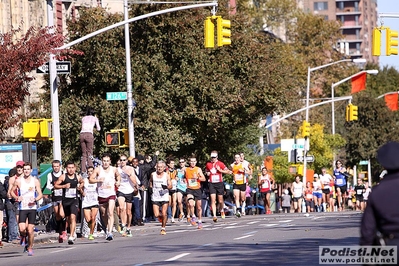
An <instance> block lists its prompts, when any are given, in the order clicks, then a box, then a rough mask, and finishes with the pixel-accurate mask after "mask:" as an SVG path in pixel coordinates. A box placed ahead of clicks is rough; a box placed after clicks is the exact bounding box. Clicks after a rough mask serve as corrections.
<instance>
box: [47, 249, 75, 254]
mask: <svg viewBox="0 0 399 266" xmlns="http://www.w3.org/2000/svg"><path fill="white" fill-rule="evenodd" d="M71 249H75V248H64V249H60V250H56V251H51V252H50V253H58V252H63V251H67V250H71Z"/></svg>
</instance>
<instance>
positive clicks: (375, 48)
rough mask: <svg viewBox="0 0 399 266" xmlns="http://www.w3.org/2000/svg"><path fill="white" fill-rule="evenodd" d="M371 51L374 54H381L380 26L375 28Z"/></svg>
mask: <svg viewBox="0 0 399 266" xmlns="http://www.w3.org/2000/svg"><path fill="white" fill-rule="evenodd" d="M371 53H372V55H373V56H380V55H381V29H380V28H374V29H373V45H372V51H371Z"/></svg>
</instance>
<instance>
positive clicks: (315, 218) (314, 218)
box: [312, 217, 323, 220]
mask: <svg viewBox="0 0 399 266" xmlns="http://www.w3.org/2000/svg"><path fill="white" fill-rule="evenodd" d="M321 218H323V217H313V218H312V220H317V219H321Z"/></svg>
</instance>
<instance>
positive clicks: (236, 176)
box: [231, 153, 250, 217]
mask: <svg viewBox="0 0 399 266" xmlns="http://www.w3.org/2000/svg"><path fill="white" fill-rule="evenodd" d="M231 168H232V171H233V182H234V184H233V193H234V200H235V204H236V206H235V210H234V212H235V214H236V216H237V217H241V212H240V210H241V204H243V203H244V202H245V190H246V189H247V185H246V183H247V180H246V178H245V174H246V173H250V170H249V168H248V166H246V165H244V164H243V163H242V161H241V156H240V154H239V153H236V154H235V155H234V163H232V164H231Z"/></svg>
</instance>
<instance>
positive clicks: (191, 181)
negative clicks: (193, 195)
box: [188, 178, 198, 187]
mask: <svg viewBox="0 0 399 266" xmlns="http://www.w3.org/2000/svg"><path fill="white" fill-rule="evenodd" d="M188 183H189V185H190V187H195V186H197V185H198V182H197V179H196V178H192V179H190V181H189V182H188Z"/></svg>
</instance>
